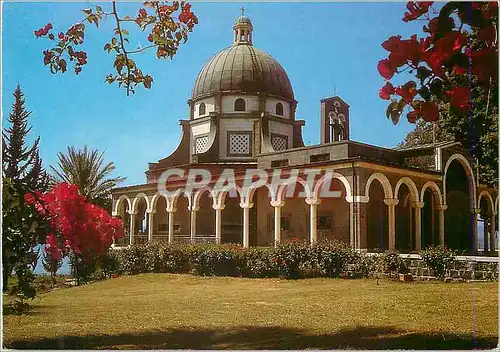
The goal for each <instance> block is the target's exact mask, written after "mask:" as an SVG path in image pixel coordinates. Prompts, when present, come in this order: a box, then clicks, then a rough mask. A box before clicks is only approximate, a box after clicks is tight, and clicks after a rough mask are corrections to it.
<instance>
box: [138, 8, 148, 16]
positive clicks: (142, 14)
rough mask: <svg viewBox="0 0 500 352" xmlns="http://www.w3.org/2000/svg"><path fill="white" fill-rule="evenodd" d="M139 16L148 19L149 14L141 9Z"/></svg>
mask: <svg viewBox="0 0 500 352" xmlns="http://www.w3.org/2000/svg"><path fill="white" fill-rule="evenodd" d="M139 15H141V17H146V16H147V15H148V14H147V12H146V10H145V9H140V10H139Z"/></svg>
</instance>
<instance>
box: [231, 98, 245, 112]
mask: <svg viewBox="0 0 500 352" xmlns="http://www.w3.org/2000/svg"><path fill="white" fill-rule="evenodd" d="M245 110H246V103H245V99H242V98H238V99H236V101H235V102H234V111H245Z"/></svg>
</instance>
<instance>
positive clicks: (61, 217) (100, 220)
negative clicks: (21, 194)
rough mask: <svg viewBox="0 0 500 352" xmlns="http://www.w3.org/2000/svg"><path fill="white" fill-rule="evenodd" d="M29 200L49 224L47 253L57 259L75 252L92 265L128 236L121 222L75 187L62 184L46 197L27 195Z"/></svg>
mask: <svg viewBox="0 0 500 352" xmlns="http://www.w3.org/2000/svg"><path fill="white" fill-rule="evenodd" d="M25 200H26V202H27V203H28V204H30V205H31V206H33V207H34V209H35V210H36V211H37V212H38V213H39V214H40V215H41V216H42V217H43V218H44V219H46V220H47V221H48V223H49V226H50V233H49V235H48V236H47V238H46V243H45V250H46V251H48V252H50V253H51V255H52V256H53V258H54V259H60V257H61V256H64V255H66V254H68V253H69V252H72V253H73V254H75V255H76V256H81V257H82V259H83V261H84V262H88V263H90V262H91V260H92V258H93V256H94V255H101V254H104V253H105V252H106V250H107V249H108V248H109V247H110V245H111V243H112V242H113V238H115V239H118V238H120V237H123V235H124V233H123V224H122V222H121V220H120V219H118V218H114V217H111V216H110V215H109V214H108V213H107V212H106V211H105V210H104V209H102V208H100V207H98V206H95V205H93V204H91V203H89V202H88V201H87V200H86V199H85V197H83V196H81V195H80V194H79V193H78V187H77V186H75V185H68V184H67V183H60V184H58V185H56V186H55V187H54V188H53V189H52V190H50V191H49V192H47V193H44V194H41V193H40V192H35V193H34V194H33V193H27V194H26V195H25Z"/></svg>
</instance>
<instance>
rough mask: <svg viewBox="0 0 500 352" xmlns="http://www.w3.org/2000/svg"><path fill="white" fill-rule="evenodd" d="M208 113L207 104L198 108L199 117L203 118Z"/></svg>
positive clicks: (202, 104)
mask: <svg viewBox="0 0 500 352" xmlns="http://www.w3.org/2000/svg"><path fill="white" fill-rule="evenodd" d="M206 113H207V106H206V105H205V103H201V104H200V107H199V108H198V116H203V115H205V114H206Z"/></svg>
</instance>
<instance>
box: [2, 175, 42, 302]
mask: <svg viewBox="0 0 500 352" xmlns="http://www.w3.org/2000/svg"><path fill="white" fill-rule="evenodd" d="M27 192H28V189H27V187H26V185H25V184H23V183H21V181H19V180H12V179H10V178H4V179H3V187H2V231H3V233H2V270H3V273H2V274H3V289H4V290H6V289H7V283H8V279H9V277H10V274H11V273H12V271H14V272H15V274H16V277H17V279H18V280H17V283H16V285H15V286H14V287H13V292H15V293H17V294H18V297H19V298H20V299H21V301H24V300H25V299H32V298H34V297H35V295H36V290H35V287H34V285H33V279H34V276H33V270H34V269H35V266H36V263H37V262H38V251H37V250H36V246H37V245H38V244H40V243H43V241H44V239H45V236H46V234H47V229H48V223H47V222H46V221H44V219H43V218H42V217H41V216H40V214H38V213H37V212H35V211H33V210H32V209H31V207H30V206H29V205H28V204H27V203H26V202H25V195H26V194H27Z"/></svg>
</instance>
